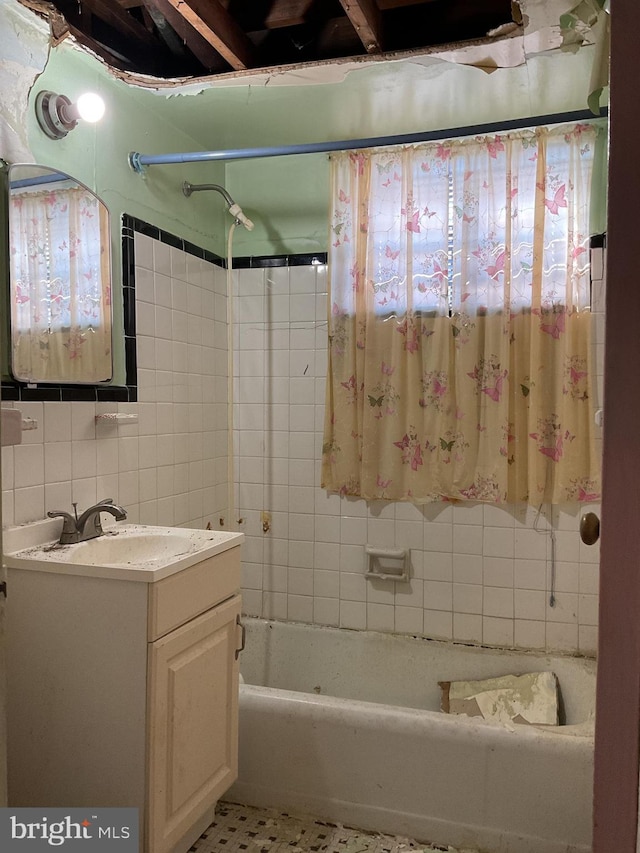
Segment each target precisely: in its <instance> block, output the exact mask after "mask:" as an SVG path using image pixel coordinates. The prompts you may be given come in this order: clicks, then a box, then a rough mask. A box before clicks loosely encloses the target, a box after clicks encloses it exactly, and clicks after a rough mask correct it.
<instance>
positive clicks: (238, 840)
mask: <svg viewBox="0 0 640 853" xmlns="http://www.w3.org/2000/svg"><path fill="white" fill-rule="evenodd" d="M411 851H415V853H423V851H424V853H427V851H433V852H434V853H435V851H446V852H447V853H474V851H473V850H468V849H465V850H457V849H456V850H454V848H453V847H437V846H429V845H428V844H427V845H425V844H420V843H419V842H417V841H413V840H411V839H410V838H400V837H395V836H391V835H382V834H381V833H371V832H362V831H359V830H357V829H349V828H348V827H345V826H342V825H341V824H334V823H328V822H326V821H322V820H316V819H315V818H313V817H306V816H300V815H290V814H286V813H283V812H280V811H276V810H274V809H257V808H253V807H252V806H240V805H235V804H233V803H218V807H217V809H216V819H215V821H214V822H213V823H212V824H211V826H210V827H209V828H208V829H207V830H206V832H204V833H203V834H202V836H201V837H200V838H199V839H198V841H196V843H195V844H194V845H193V847H192V848H191V853H411Z"/></svg>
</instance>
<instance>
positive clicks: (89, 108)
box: [36, 91, 104, 139]
mask: <svg viewBox="0 0 640 853" xmlns="http://www.w3.org/2000/svg"><path fill="white" fill-rule="evenodd" d="M103 115H104V101H103V100H102V98H101V97H100V95H95V94H93V92H87V93H86V94H84V95H80V97H79V98H78V100H77V102H76V103H75V104H72V103H71V101H70V100H69V98H67V97H66V95H56V93H55V92H47V91H44V92H38V95H37V96H36V118H37V119H38V124H39V125H40V128H41V129H42V130H43V132H44V133H46V134H47V136H48V137H50V139H62V138H63V137H65V136H66V135H67V133H69V131H70V130H73V128H74V127H75V126H76V124H77V123H78V119H80V118H81V119H84V121H89V122H96V121H100V119H101V118H102V116H103Z"/></svg>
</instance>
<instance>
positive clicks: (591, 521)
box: [580, 512, 600, 545]
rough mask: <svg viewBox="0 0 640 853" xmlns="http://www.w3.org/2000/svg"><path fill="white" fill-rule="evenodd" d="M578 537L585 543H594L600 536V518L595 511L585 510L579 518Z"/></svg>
mask: <svg viewBox="0 0 640 853" xmlns="http://www.w3.org/2000/svg"><path fill="white" fill-rule="evenodd" d="M580 538H581V539H582V541H583V542H584V544H585V545H595V544H596V542H597V541H598V539H599V538H600V519H599V518H598V516H597V515H596V514H595V512H586V513H585V514H584V515H583V516H582V518H581V519H580Z"/></svg>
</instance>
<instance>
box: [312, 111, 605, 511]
mask: <svg viewBox="0 0 640 853" xmlns="http://www.w3.org/2000/svg"><path fill="white" fill-rule="evenodd" d="M597 133H598V131H597V130H596V128H594V127H592V126H589V125H575V126H571V127H564V128H553V129H551V130H548V129H546V128H540V129H537V130H536V131H525V132H520V133H513V134H505V135H502V136H500V135H499V136H494V137H490V138H485V137H478V138H474V139H467V140H462V141H450V142H443V143H436V144H426V145H420V146H415V147H412V148H402V149H398V148H396V149H385V150H375V151H360V152H345V153H344V154H341V155H338V156H337V157H334V158H332V170H333V171H332V174H333V191H334V205H333V217H332V246H331V251H330V299H331V316H330V372H329V378H328V398H327V403H328V405H327V422H326V427H325V445H324V454H323V483H324V485H325V486H326V487H327V488H329V489H330V490H332V491H339V492H341V493H343V494H352V495H360V496H362V497H367V498H386V499H399V500H413V501H418V502H421V501H426V500H442V499H457V500H461V499H467V500H487V501H506V500H509V501H527V502H530V503H536V504H537V503H540V502H542V500H545V501H555V502H560V501H567V500H580V499H582V500H586V499H587V496H588V498H589V499H594V496H597V492H598V489H599V485H598V465H597V461H596V459H595V453H594V450H593V441H592V437H593V435H592V418H591V412H590V408H589V404H588V402H587V401H588V400H589V399H590V396H591V367H590V315H589V311H588V309H589V268H588V239H589V229H588V221H589V198H590V195H589V194H590V183H591V172H592V166H593V149H594V145H595V141H596V136H597Z"/></svg>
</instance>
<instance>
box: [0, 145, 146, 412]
mask: <svg viewBox="0 0 640 853" xmlns="http://www.w3.org/2000/svg"><path fill="white" fill-rule="evenodd" d="M21 165H22V164H21ZM32 165H34V166H37V164H32ZM74 180H75V179H74ZM0 182H1V187H0V221H1V222H2V247H3V250H2V251H1V252H0V280H1V281H2V282H4V288H3V292H2V294H1V296H0V299H1V300H2V304H3V306H4V310H2V311H1V312H0V322H1V323H2V335H1V339H2V345H3V351H2V386H1V392H0V396H1V398H2V399H3V400H29V401H36V400H43V401H74V400H76V401H85V402H135V401H136V400H137V385H136V359H135V352H136V351H135V292H134V289H133V286H134V279H133V277H132V276H130V274H129V273H130V270H129V267H130V263H129V258H128V253H127V251H126V249H127V246H128V243H127V240H126V238H125V237H124V236H123V252H122V274H121V275H118V274H117V272H116V269H115V267H114V268H112V271H111V273H112V298H113V299H114V300H116V299H120V298H122V305H123V319H124V324H123V325H124V329H119V328H118V327H117V326H114V327H113V348H114V349H116V348H120V349H121V350H122V349H124V356H125V358H124V361H125V383H124V384H118V383H116V382H113V381H111V382H104V383H99V384H85V383H83V384H76V383H73V382H68V383H67V382H56V383H49V382H47V383H39V382H36V383H30V382H23V381H20V380H17V379H15V378H14V377H13V376H12V375H11V372H10V367H9V366H10V364H11V352H10V346H11V334H10V331H11V330H10V317H11V303H10V299H11V287H10V281H9V279H10V271H9V164H8V163H5V162H2V161H0ZM77 183H79V184H81V183H82V182H80V181H77ZM83 186H84V185H83ZM122 332H124V336H123V335H122Z"/></svg>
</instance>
